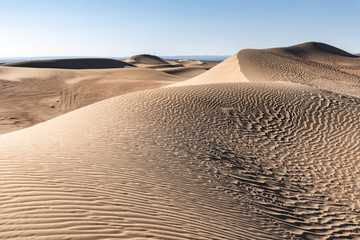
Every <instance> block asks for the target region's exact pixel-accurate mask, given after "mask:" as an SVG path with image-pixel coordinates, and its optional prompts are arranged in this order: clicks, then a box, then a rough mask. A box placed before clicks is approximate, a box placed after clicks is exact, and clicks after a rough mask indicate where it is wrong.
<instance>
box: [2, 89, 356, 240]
mask: <svg viewBox="0 0 360 240" xmlns="http://www.w3.org/2000/svg"><path fill="white" fill-rule="evenodd" d="M359 103H360V102H359V100H358V99H356V98H351V97H346V96H344V95H339V94H335V93H331V92H328V91H323V90H318V89H315V88H311V87H306V86H304V85H300V84H292V83H223V84H211V85H199V86H187V87H177V88H165V89H156V90H148V91H143V92H136V93H132V94H127V95H122V96H119V97H115V98H112V99H108V100H105V101H102V102H99V103H96V104H93V105H90V106H88V107H85V108H82V109H79V110H76V111H73V112H71V113H68V114H65V115H63V116H60V117H57V118H55V119H52V120H49V121H47V122H45V123H42V124H39V125H36V126H34V127H30V128H27V129H24V130H22V131H17V132H13V133H9V134H5V135H1V136H0V152H1V153H2V154H1V156H0V169H1V170H2V174H1V176H0V178H1V183H2V187H1V189H0V204H1V206H2V207H1V208H0V215H1V219H0V223H1V224H0V236H1V238H2V239H13V238H18V239H32V238H33V237H34V236H36V239H49V238H51V239H63V238H70V239H111V238H116V239H121V238H124V239H143V238H155V239H289V238H297V237H299V238H303V239H333V238H355V237H359V236H360V224H359V223H360V217H359V214H358V212H359V210H360V201H359V199H360V196H359V195H360V189H359V188H360V186H359V184H358V183H359V180H358V175H359V173H360V172H359V171H360V168H359V165H358V161H359V157H358V156H359V154H358V153H359V142H360V131H359V130H360V129H359V127H360V126H359V122H360V121H359V120H360V119H359V118H360V114H359V110H360V108H359V106H360V105H359Z"/></svg>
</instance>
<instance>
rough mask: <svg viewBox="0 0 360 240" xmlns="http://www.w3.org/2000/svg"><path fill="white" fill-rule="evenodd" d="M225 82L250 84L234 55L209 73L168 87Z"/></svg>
mask: <svg viewBox="0 0 360 240" xmlns="http://www.w3.org/2000/svg"><path fill="white" fill-rule="evenodd" d="M223 82H248V80H247V79H246V77H245V76H244V74H243V73H242V71H241V67H240V65H239V61H238V59H237V55H236V54H235V55H233V56H231V57H230V58H228V59H226V60H225V61H223V62H222V63H220V64H218V65H216V66H215V67H213V68H212V69H211V70H209V71H208V72H205V73H203V74H200V75H198V76H196V77H193V78H191V79H189V80H186V81H183V82H179V83H175V84H172V85H168V86H166V87H176V86H188V85H199V84H212V83H223Z"/></svg>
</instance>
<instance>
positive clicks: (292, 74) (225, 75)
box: [170, 42, 360, 97]
mask: <svg viewBox="0 0 360 240" xmlns="http://www.w3.org/2000/svg"><path fill="white" fill-rule="evenodd" d="M246 81H250V82H261V81H286V82H294V83H302V84H306V85H309V86H316V87H319V88H322V89H326V90H329V91H334V92H338V93H342V94H347V95H351V96H355V97H359V96H360V58H359V57H358V56H356V55H353V54H350V53H347V52H345V51H343V50H341V49H338V48H336V47H333V46H330V45H327V44H324V43H318V42H308V43H303V44H299V45H294V46H290V47H284V48H270V49H244V50H241V51H239V52H238V53H237V54H235V55H233V56H232V57H231V58H229V59H227V60H225V61H224V62H222V63H221V64H219V65H217V66H216V67H214V68H212V69H211V70H209V71H208V72H206V73H204V74H201V75H198V76H195V77H194V78H191V79H188V80H186V81H183V82H179V83H175V84H172V85H170V86H185V85H198V84H211V83H219V82H246Z"/></svg>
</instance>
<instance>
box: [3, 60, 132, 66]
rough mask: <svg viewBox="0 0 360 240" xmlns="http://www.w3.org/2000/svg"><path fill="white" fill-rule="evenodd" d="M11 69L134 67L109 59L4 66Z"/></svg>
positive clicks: (19, 63) (23, 63)
mask: <svg viewBox="0 0 360 240" xmlns="http://www.w3.org/2000/svg"><path fill="white" fill-rule="evenodd" d="M4 66H10V67H29V68H63V69H105V68H124V67H134V65H132V64H130V63H126V62H123V61H120V60H114V59H107V58H103V59H102V58H78V59H56V60H39V61H27V62H16V63H8V64H4Z"/></svg>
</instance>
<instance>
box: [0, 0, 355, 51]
mask: <svg viewBox="0 0 360 240" xmlns="http://www.w3.org/2000/svg"><path fill="white" fill-rule="evenodd" d="M0 4H1V9H0V20H1V22H2V23H3V24H2V26H1V30H2V31H1V32H2V39H1V41H0V42H1V44H0V57H2V58H6V57H43V56H98V57H101V56H112V57H114V56H119V57H123V56H132V55H136V54H142V53H148V54H155V55H158V56H179V55H181V56H186V55H232V54H234V53H236V52H237V51H239V50H241V49H243V48H270V47H281V46H290V45H295V44H299V43H303V42H309V41H317V42H324V43H327V44H330V45H333V46H335V47H338V48H341V49H343V50H345V51H348V52H351V53H359V52H360V46H359V44H358V42H359V40H360V33H359V32H358V31H356V29H357V27H358V26H359V25H360V19H359V18H358V17H357V14H358V10H359V9H360V1H356V0H349V1H346V2H339V1H334V0H331V1H325V0H320V1H316V2H313V1H309V0H306V1H301V2H290V1H285V0H279V1H260V0H257V1H234V0H231V1H226V4H225V3H224V2H221V1H214V0H210V1H205V0H198V1H190V0H185V1H182V3H181V4H179V3H177V2H174V1H165V0H156V1H145V0H138V1H115V0H105V1H84V0H78V1H69V0H64V1H51V2H50V1H44V0H28V1H25V0H19V1H16V2H15V1H5V0H0Z"/></svg>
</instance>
